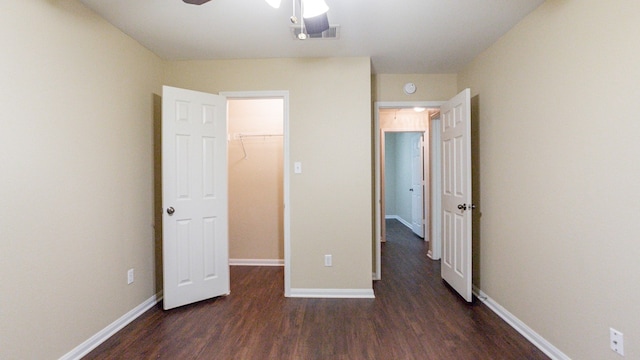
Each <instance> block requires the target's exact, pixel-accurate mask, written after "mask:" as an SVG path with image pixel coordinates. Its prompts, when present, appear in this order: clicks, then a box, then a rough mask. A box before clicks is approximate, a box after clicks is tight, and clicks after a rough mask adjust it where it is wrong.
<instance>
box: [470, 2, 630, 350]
mask: <svg viewBox="0 0 640 360" xmlns="http://www.w3.org/2000/svg"><path fill="white" fill-rule="evenodd" d="M639 18H640V3H638V2H636V1H606V2H605V1H596V0H592V1H587V0H572V1H570V0H567V1H547V2H545V3H544V4H543V5H542V6H541V7H540V8H539V9H537V10H536V11H534V12H533V13H532V14H531V15H529V16H528V17H526V18H525V19H524V20H523V21H522V22H521V23H520V24H519V25H518V26H516V27H515V28H514V29H513V30H511V31H510V32H509V33H507V34H506V35H505V36H504V37H503V38H502V39H501V40H500V41H498V42H497V43H496V44H494V45H493V46H492V47H491V48H490V49H488V50H487V51H486V52H484V53H483V54H482V55H481V56H479V57H478V58H477V59H476V60H475V61H474V62H473V63H472V64H470V65H469V66H468V67H467V68H466V70H465V71H463V72H462V73H461V74H459V82H458V84H459V89H462V88H464V87H471V89H472V92H473V94H474V95H475V96H477V98H476V99H475V100H476V102H477V106H478V107H479V119H478V121H479V126H480V128H479V134H480V180H481V185H480V186H481V188H480V192H481V194H480V197H481V200H480V201H481V204H480V209H479V210H480V212H481V214H482V216H481V219H480V221H481V233H480V236H481V238H480V241H481V244H480V254H479V261H480V277H479V283H477V284H476V285H479V286H480V288H481V289H482V290H483V291H484V292H486V293H487V294H488V295H489V296H490V297H492V298H493V299H495V300H496V301H497V302H498V303H500V304H501V305H502V306H504V307H505V308H506V309H507V310H508V311H510V312H511V313H513V314H514V315H515V316H517V317H518V318H519V319H521V320H522V321H524V322H525V323H526V324H527V325H529V326H530V327H531V328H532V329H533V330H535V331H537V332H538V333H539V334H541V335H542V336H543V337H544V338H546V339H547V340H548V341H550V342H551V343H552V344H554V345H555V346H556V347H558V348H559V349H560V350H561V351H563V352H564V353H565V354H567V355H568V356H569V357H571V358H572V359H594V360H595V359H612V360H613V359H619V358H620V357H619V356H618V355H616V354H615V353H614V352H612V351H611V350H610V349H609V327H614V328H616V329H617V330H619V331H622V332H623V333H624V336H625V353H626V354H625V355H626V358H628V359H638V358H640V321H639V320H640V310H639V309H640V307H639V306H638V299H639V298H640V241H639V240H640V239H639V235H638V234H640V221H639V219H640V207H638V206H637V204H638V198H639V197H640V181H639V179H640V161H638V154H640V141H638V139H640V121H638V114H640V100H639V99H640V86H639V85H638V83H639V82H640V67H639V66H638V59H640V42H638V41H637V36H636V34H637V33H638V30H639V29H640V28H639V27H638V19H639ZM477 260H478V259H477Z"/></svg>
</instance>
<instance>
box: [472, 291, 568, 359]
mask: <svg viewBox="0 0 640 360" xmlns="http://www.w3.org/2000/svg"><path fill="white" fill-rule="evenodd" d="M473 293H474V294H475V295H476V297H477V298H478V299H479V300H480V301H482V302H483V303H484V304H485V305H487V307H488V308H489V309H491V310H492V311H493V312H494V313H496V314H497V315H498V316H500V317H501V318H502V320H504V321H505V322H506V323H507V324H509V325H510V326H511V327H512V328H514V329H515V330H516V331H517V332H519V333H520V334H521V335H522V336H524V337H525V338H526V339H527V340H529V342H530V343H532V344H533V345H535V346H536V347H537V348H538V349H540V350H541V351H542V352H543V353H545V354H546V355H547V356H548V357H550V358H551V359H553V360H571V358H570V357H568V356H567V355H566V354H564V353H563V352H562V351H560V349H558V348H557V347H555V346H553V344H551V343H550V342H548V341H547V340H546V339H545V338H543V337H542V336H540V334H538V333H537V332H535V331H533V329H531V328H530V327H528V326H527V324H525V323H523V322H522V321H521V320H520V319H518V318H517V317H515V316H514V315H513V314H512V313H510V312H509V311H508V310H507V309H505V308H503V307H502V306H501V305H500V304H498V303H497V302H496V301H495V300H493V299H492V298H490V297H489V296H488V295H487V294H485V293H484V292H482V290H480V289H478V288H477V287H475V286H474V287H473Z"/></svg>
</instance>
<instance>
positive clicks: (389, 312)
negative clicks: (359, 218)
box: [85, 220, 548, 360]
mask: <svg viewBox="0 0 640 360" xmlns="http://www.w3.org/2000/svg"><path fill="white" fill-rule="evenodd" d="M426 252H427V247H426V243H425V242H424V241H422V240H421V239H419V238H418V237H416V236H415V235H413V233H411V231H410V230H409V229H408V228H406V227H405V226H403V225H402V224H400V223H399V222H397V221H395V220H390V221H388V222H387V242H386V243H385V244H383V254H382V256H383V264H382V276H383V280H381V281H377V282H375V284H374V289H375V294H376V298H375V299H298V298H284V296H283V289H284V285H283V269H282V268H279V267H238V266H234V267H232V268H231V295H229V296H227V297H220V298H216V299H212V300H208V301H203V302H200V303H197V304H193V305H189V306H185V307H182V308H178V309H174V310H171V311H163V310H162V309H161V306H160V304H159V305H158V306H156V307H154V308H153V309H151V310H149V311H148V312H146V313H145V314H144V315H142V316H141V317H140V318H138V319H136V320H135V321H133V322H132V323H131V324H129V325H128V326H127V327H125V328H124V329H122V330H121V331H120V332H118V333H117V334H115V335H114V336H113V337H111V338H110V339H109V340H107V341H106V342H104V343H103V344H102V345H100V346H99V347H97V348H96V349H95V350H94V351H92V352H91V353H90V354H88V355H87V356H86V357H85V359H225V360H226V359H305V360H306V359H385V360H386V359H438V360H440V359H456V360H460V359H518V360H521V359H531V360H536V359H548V358H547V357H546V356H545V355H544V354H543V353H542V352H541V351H540V350H538V349H537V348H535V347H534V346H533V345H531V344H530V343H529V342H528V341H527V340H525V339H524V338H523V337H522V336H521V335H520V334H518V333H517V332H516V331H515V330H513V329H512V328H511V327H509V326H508V325H507V324H506V323H505V322H503V321H502V320H501V319H500V318H499V317H498V316H497V315H495V314H494V313H493V312H492V311H491V310H489V309H488V308H487V307H486V306H485V305H483V304H482V303H480V302H478V301H476V302H474V303H472V304H467V303H465V302H464V301H463V300H462V299H461V298H460V297H459V296H458V295H457V294H455V293H454V291H453V290H451V289H450V288H449V287H448V286H446V285H445V284H444V283H443V282H442V280H441V279H440V275H439V274H440V263H439V262H437V261H432V260H429V259H428V258H427V257H426V255H425V254H426Z"/></svg>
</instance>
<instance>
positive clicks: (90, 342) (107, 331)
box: [59, 292, 162, 360]
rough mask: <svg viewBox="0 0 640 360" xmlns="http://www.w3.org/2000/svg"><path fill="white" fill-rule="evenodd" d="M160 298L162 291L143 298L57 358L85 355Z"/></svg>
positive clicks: (65, 359) (74, 359)
mask: <svg viewBox="0 0 640 360" xmlns="http://www.w3.org/2000/svg"><path fill="white" fill-rule="evenodd" d="M160 300H162V292H159V293H157V294H156V295H153V296H152V297H150V298H148V299H147V300H145V301H144V302H143V303H142V304H140V305H138V306H136V307H135V308H133V309H132V310H131V311H129V312H128V313H126V314H124V315H122V316H121V317H120V318H119V319H118V320H116V321H114V322H112V323H111V324H109V325H107V327H105V328H104V329H102V330H100V331H99V332H98V333H96V334H95V335H93V336H92V337H90V338H89V339H87V340H86V341H85V342H83V343H82V344H80V345H78V346H76V347H75V348H74V349H73V350H71V351H69V352H68V353H66V354H65V355H63V356H62V357H61V358H60V359H59V360H79V359H81V358H82V357H83V356H85V355H87V354H88V353H89V352H90V351H91V350H93V349H95V348H96V347H98V345H100V344H102V343H103V342H105V341H106V340H107V339H109V338H110V337H111V336H113V335H114V334H115V333H117V332H118V331H120V330H121V329H122V328H123V327H125V326H127V325H128V324H129V323H131V322H132V321H133V320H135V319H137V318H138V317H139V316H140V315H142V314H144V313H145V312H146V311H147V310H149V309H151V308H152V307H154V306H155V305H156V304H157V303H158V302H159V301H160Z"/></svg>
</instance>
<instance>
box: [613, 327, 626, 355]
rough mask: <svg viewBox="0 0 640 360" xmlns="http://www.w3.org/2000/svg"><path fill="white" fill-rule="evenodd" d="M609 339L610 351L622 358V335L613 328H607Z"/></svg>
mask: <svg viewBox="0 0 640 360" xmlns="http://www.w3.org/2000/svg"><path fill="white" fill-rule="evenodd" d="M609 339H610V341H609V342H610V343H611V350H613V351H615V352H617V353H618V354H620V355H622V356H624V334H623V333H621V332H620V331H618V330H616V329H614V328H609Z"/></svg>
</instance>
